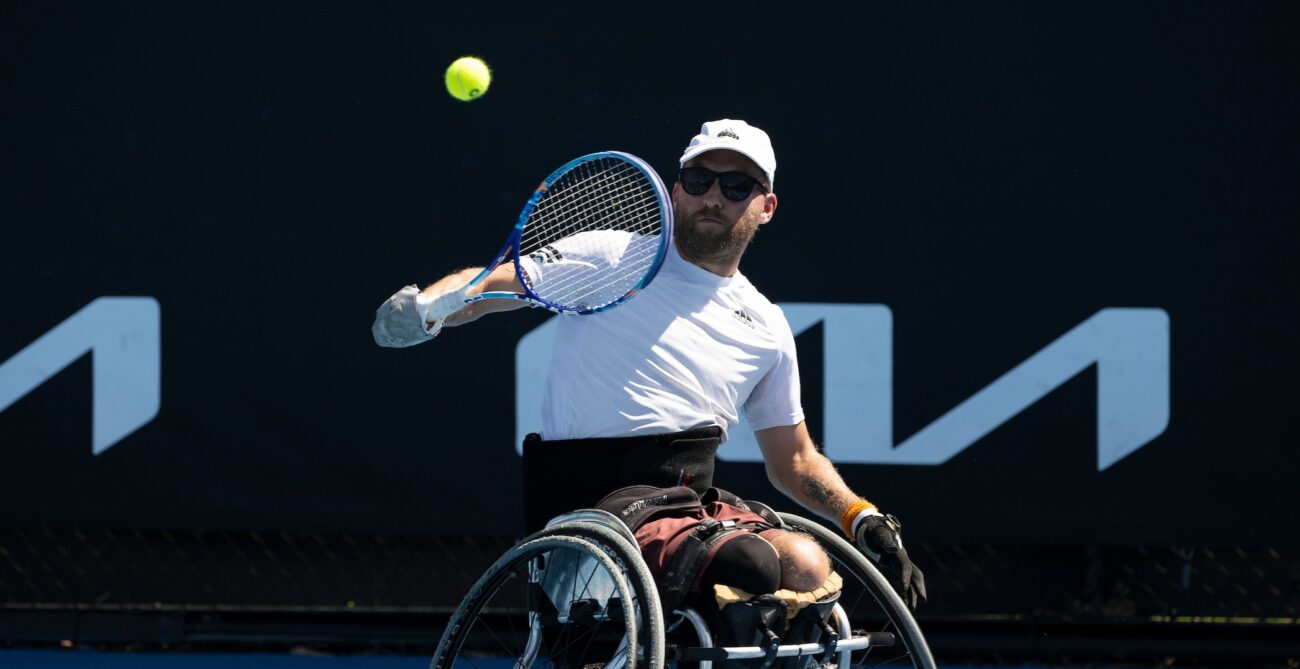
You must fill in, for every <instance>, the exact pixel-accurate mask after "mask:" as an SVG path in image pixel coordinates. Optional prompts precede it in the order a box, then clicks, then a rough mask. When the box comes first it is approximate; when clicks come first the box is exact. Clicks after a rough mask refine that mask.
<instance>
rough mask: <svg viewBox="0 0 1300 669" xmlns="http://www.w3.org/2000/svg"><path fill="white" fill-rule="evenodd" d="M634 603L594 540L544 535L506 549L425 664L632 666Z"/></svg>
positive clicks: (477, 668)
mask: <svg viewBox="0 0 1300 669" xmlns="http://www.w3.org/2000/svg"><path fill="white" fill-rule="evenodd" d="M631 601H634V599H633V595H632V589H631V587H630V586H629V585H628V582H627V579H625V578H624V577H623V575H622V571H621V570H620V569H619V567H618V566H617V564H616V563H615V562H614V560H613V559H612V558H610V556H609V555H607V554H606V552H605V551H604V550H602V549H601V547H600V546H598V545H596V544H595V543H593V542H591V541H588V540H586V539H582V538H578V537H573V536H548V537H541V538H537V539H533V540H531V541H527V542H525V543H522V544H520V545H518V546H515V547H514V548H512V549H510V550H509V551H507V552H506V554H505V555H503V556H501V558H500V559H498V560H497V561H496V562H495V563H494V564H493V565H492V566H491V567H490V568H489V569H488V570H487V572H485V573H484V574H483V576H481V577H480V578H479V580H478V582H476V583H475V584H474V587H472V588H471V589H470V591H469V594H468V595H466V596H465V599H464V601H462V602H461V604H460V606H459V607H458V608H457V609H456V612H455V613H453V614H452V616H451V619H450V620H449V621H448V623H447V629H446V631H444V632H443V635H442V640H441V641H440V642H439V643H438V649H437V651H435V653H434V656H433V661H432V662H431V663H430V665H429V666H430V669H531V668H534V667H536V668H537V669H552V668H553V669H597V668H601V669H603V668H605V667H608V668H609V669H636V663H637V657H636V648H637V625H636V621H635V616H634V615H625V614H624V610H623V605H622V602H631Z"/></svg>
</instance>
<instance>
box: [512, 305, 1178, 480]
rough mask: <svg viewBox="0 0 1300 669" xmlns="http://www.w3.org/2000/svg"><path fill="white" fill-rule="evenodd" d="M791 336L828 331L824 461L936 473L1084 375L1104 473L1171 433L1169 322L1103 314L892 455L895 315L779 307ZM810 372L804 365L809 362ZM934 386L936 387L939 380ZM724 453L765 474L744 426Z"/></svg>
mask: <svg viewBox="0 0 1300 669" xmlns="http://www.w3.org/2000/svg"><path fill="white" fill-rule="evenodd" d="M781 308H782V309H783V310H784V311H785V315H786V318H787V319H788V320H789V321H790V327H791V328H792V329H793V330H794V332H795V334H799V333H801V332H803V331H805V330H807V329H808V328H810V327H812V326H814V325H816V324H817V323H824V324H825V325H824V329H823V333H824V336H825V347H824V354H825V374H824V377H823V378H824V380H825V387H824V388H823V393H824V398H825V400H824V405H825V410H826V415H825V416H824V417H821V416H810V417H809V418H810V420H820V421H822V422H823V430H822V434H823V435H824V441H825V443H824V444H823V446H824V447H825V449H826V453H827V455H829V456H830V457H831V458H832V459H834V460H835V461H836V462H839V463H864V464H895V465H940V464H943V463H944V462H947V461H948V460H949V459H951V458H952V457H953V456H954V455H957V454H958V453H960V452H962V451H963V450H965V449H967V448H969V447H970V446H971V445H973V444H974V443H975V442H977V441H979V440H980V439H982V438H983V437H984V436H985V435H987V434H988V433H990V432H992V431H993V430H994V429H996V428H997V427H998V426H999V425H1002V424H1003V423H1005V422H1007V421H1008V420H1010V419H1012V418H1014V417H1015V416H1016V415H1017V414H1019V413H1020V412H1021V411H1024V410H1025V409H1026V408H1028V407H1029V406H1030V405H1032V404H1033V403H1035V402H1037V401H1038V400H1040V399H1042V398H1043V397H1044V396H1046V395H1048V394H1049V393H1051V392H1052V391H1053V390H1055V389H1056V388H1057V387H1059V386H1060V385H1061V384H1063V383H1065V382H1066V381H1068V380H1070V379H1072V378H1074V377H1075V376H1076V375H1078V374H1079V373H1080V372H1082V371H1084V370H1086V369H1088V368H1089V367H1091V366H1093V365H1096V367H1097V470H1098V471H1101V470H1104V469H1106V468H1107V467H1110V466H1111V465H1113V464H1115V463H1116V462H1118V461H1119V460H1120V459H1122V458H1124V457H1125V456H1127V455H1129V454H1130V453H1132V452H1133V451H1136V450H1137V449H1139V448H1141V447H1142V446H1144V445H1146V444H1147V443H1149V442H1150V441H1151V440H1152V439H1155V438H1156V437H1158V436H1160V434H1162V433H1163V432H1164V431H1165V428H1166V427H1167V426H1168V424H1169V314H1167V313H1166V312H1165V311H1164V310H1163V309H1125V308H1109V309H1102V310H1101V311H1098V312H1097V313H1096V314H1093V316H1092V317H1090V318H1088V319H1087V320H1085V321H1084V322H1082V323H1080V324H1079V325H1078V326H1076V327H1074V328H1073V329H1071V330H1070V331H1069V332H1066V333H1065V334H1063V335H1061V336H1060V337H1058V338H1057V339H1056V340H1055V341H1053V342H1051V343H1050V344H1048V345H1047V346H1045V347H1044V348H1043V349H1041V350H1039V351H1038V352H1036V353H1034V354H1033V355H1031V356H1029V357H1028V358H1026V359H1025V360H1024V361H1023V362H1021V363H1020V364H1018V365H1016V366H1015V367H1014V368H1012V369H1011V370H1010V371H1008V372H1007V373H1005V374H1003V375H1002V376H1000V377H998V378H997V379H995V380H994V381H993V382H992V383H989V384H988V385H987V386H985V387H984V388H983V389H982V390H980V391H979V392H977V393H975V394H974V395H971V396H970V397H969V398H967V399H966V400H964V401H963V402H961V403H960V404H958V405H957V406H955V407H953V408H952V409H950V410H949V411H948V412H947V413H945V414H943V415H942V416H940V417H939V418H937V419H936V420H935V421H934V422H932V423H930V424H929V425H927V426H925V427H924V428H922V429H921V430H920V431H919V432H917V433H916V434H914V435H912V436H911V437H909V438H907V439H906V440H904V441H903V442H902V443H900V444H898V445H894V424H893V420H894V379H893V374H894V341H893V334H894V332H893V331H894V327H893V313H892V312H891V311H890V309H889V307H887V306H884V305H879V304H817V303H812V304H809V303H793V304H783V305H781ZM555 330H556V320H555V319H553V318H552V319H550V320H548V321H547V322H546V323H543V324H542V325H540V326H538V327H537V328H535V329H534V330H533V331H531V332H529V333H528V334H526V335H524V337H523V338H522V339H520V340H519V344H518V346H517V347H516V349H515V432H516V435H515V444H516V448H519V449H521V448H522V443H523V438H524V435H525V434H527V433H528V432H531V431H536V429H537V427H538V425H539V423H540V421H541V418H540V416H541V413H542V412H541V407H542V393H543V391H544V389H545V385H546V374H547V370H548V368H549V367H550V357H551V349H552V346H553V344H554V341H555ZM804 364H808V361H804ZM936 382H941V381H939V380H936ZM729 436H730V438H729V439H728V441H727V443H726V444H725V445H724V446H723V447H722V449H721V450H719V451H718V454H719V456H720V457H722V458H723V459H725V460H731V461H740V462H760V461H762V455H761V454H760V453H759V449H758V444H757V442H756V441H755V440H754V435H753V432H752V431H751V430H750V428H749V426H748V425H747V424H746V423H745V422H744V421H743V420H742V421H741V423H740V424H739V425H737V426H736V427H734V428H732V430H731V431H730V433H729Z"/></svg>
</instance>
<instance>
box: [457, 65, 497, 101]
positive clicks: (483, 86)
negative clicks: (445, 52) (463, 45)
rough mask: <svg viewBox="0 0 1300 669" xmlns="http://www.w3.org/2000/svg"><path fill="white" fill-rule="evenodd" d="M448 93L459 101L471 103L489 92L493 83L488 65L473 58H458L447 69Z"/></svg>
mask: <svg viewBox="0 0 1300 669" xmlns="http://www.w3.org/2000/svg"><path fill="white" fill-rule="evenodd" d="M446 80H447V92H448V93H451V97H453V98H456V99H457V100H463V101H465V102H469V101H470V100H474V99H477V98H479V97H481V96H482V95H483V94H484V93H486V92H487V89H488V84H491V83H492V73H491V72H490V71H489V70H488V66H487V63H485V62H483V61H482V60H480V59H478V58H475V57H473V56H465V57H464V58H457V59H456V62H454V63H452V64H451V66H450V67H448V68H447V76H446Z"/></svg>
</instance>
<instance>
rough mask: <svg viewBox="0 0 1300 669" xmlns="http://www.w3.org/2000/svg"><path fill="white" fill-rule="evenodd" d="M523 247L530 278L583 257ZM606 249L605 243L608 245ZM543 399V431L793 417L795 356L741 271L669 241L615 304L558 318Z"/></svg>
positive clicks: (796, 416) (612, 430)
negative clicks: (711, 264)
mask: <svg viewBox="0 0 1300 669" xmlns="http://www.w3.org/2000/svg"><path fill="white" fill-rule="evenodd" d="M554 246H555V247H556V249H557V250H558V251H559V252H560V253H559V254H558V255H559V256H561V257H560V258H556V257H555V256H556V254H550V255H547V256H538V255H537V254H534V256H533V257H531V258H522V259H521V261H520V265H521V268H522V269H523V270H524V272H525V273H526V274H527V276H529V278H530V281H531V282H532V283H534V285H539V286H540V285H543V284H544V282H545V281H547V280H548V275H550V276H555V275H557V274H559V273H562V272H563V269H562V268H563V266H564V264H566V263H570V262H572V263H591V262H608V261H609V259H608V258H605V259H592V258H584V257H582V255H581V251H580V250H578V249H568V248H566V245H565V244H564V242H560V243H558V244H556V245H554ZM618 252H619V251H617V250H611V251H609V253H615V254H617V253H618ZM555 341H556V343H555V354H554V357H553V359H552V362H551V370H550V376H549V378H548V379H547V385H546V396H545V398H544V399H543V405H542V436H543V437H544V438H546V439H581V438H590V437H621V436H632V435H637V434H663V433H668V432H678V431H682V430H689V429H692V428H698V427H708V426H710V425H717V426H720V427H721V428H722V429H723V431H724V439H725V438H726V437H725V431H727V430H730V429H731V427H733V426H734V425H736V423H737V422H738V421H739V417H740V413H739V412H740V411H742V410H743V411H744V412H745V417H746V418H748V419H749V423H750V426H751V427H753V429H755V430H762V429H764V428H769V427H777V426H782V425H796V424H798V423H799V422H801V421H802V420H803V418H804V415H803V407H802V406H801V405H800V401H799V363H798V360H797V358H796V355H795V347H794V335H793V333H791V331H790V324H789V323H787V322H786V320H785V314H783V313H782V312H781V309H780V308H779V307H777V306H776V305H774V304H772V303H771V302H769V301H768V300H767V298H765V297H763V295H762V294H761V293H759V292H758V290H757V289H755V288H754V286H753V284H751V283H750V282H749V280H748V279H746V278H745V277H744V275H742V274H740V273H737V274H736V275H734V276H731V277H721V276H718V275H716V274H713V273H712V272H709V271H708V270H705V269H703V268H701V267H698V266H696V265H694V264H692V263H690V262H688V261H687V260H685V259H683V258H682V257H681V256H680V255H678V253H677V249H676V248H675V247H673V248H670V249H669V251H668V254H667V257H666V258H665V259H664V264H663V267H661V268H660V270H659V275H658V276H657V277H656V278H655V280H654V281H653V282H652V283H651V284H650V285H649V286H647V287H646V288H645V289H644V290H642V291H641V293H640V294H638V295H637V296H636V297H634V298H633V299H632V300H630V301H629V302H627V303H626V304H623V305H621V306H619V307H618V308H615V309H611V310H609V311H604V312H601V313H597V314H592V315H589V316H562V317H560V323H559V331H558V332H557V335H556V340H555Z"/></svg>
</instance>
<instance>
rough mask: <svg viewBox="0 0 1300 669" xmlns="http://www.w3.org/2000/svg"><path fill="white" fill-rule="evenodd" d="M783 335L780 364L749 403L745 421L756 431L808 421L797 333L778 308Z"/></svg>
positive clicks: (765, 375)
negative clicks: (800, 376)
mask: <svg viewBox="0 0 1300 669" xmlns="http://www.w3.org/2000/svg"><path fill="white" fill-rule="evenodd" d="M773 308H774V309H777V311H778V313H777V315H778V317H779V323H780V326H781V332H780V334H779V335H778V336H779V338H780V341H779V342H778V346H777V356H776V362H775V364H773V365H772V368H771V369H769V370H767V373H766V374H764V375H763V378H761V379H759V381H758V384H757V385H755V386H754V392H752V393H750V395H749V399H748V400H746V401H745V405H744V411H745V418H747V419H749V425H750V427H751V428H753V429H755V430H765V429H767V428H769V427H782V426H786V425H798V424H799V423H801V422H803V420H804V413H803V403H802V401H801V399H800V392H801V390H800V386H799V356H798V353H797V352H796V351H795V346H794V333H793V332H791V330H790V324H789V323H787V322H786V320H785V315H784V314H781V313H780V311H779V309H778V308H777V307H773Z"/></svg>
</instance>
